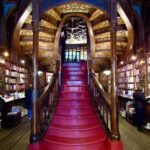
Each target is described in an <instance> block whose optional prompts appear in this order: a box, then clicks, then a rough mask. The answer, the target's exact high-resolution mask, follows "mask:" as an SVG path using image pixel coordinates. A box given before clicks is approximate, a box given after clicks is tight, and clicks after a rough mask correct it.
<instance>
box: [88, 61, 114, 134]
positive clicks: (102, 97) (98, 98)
mask: <svg viewBox="0 0 150 150" xmlns="http://www.w3.org/2000/svg"><path fill="white" fill-rule="evenodd" d="M87 66H88V86H89V92H90V97H91V100H92V104H93V106H94V108H95V110H96V112H97V115H98V117H99V118H100V120H102V121H103V122H102V123H103V124H104V127H105V131H106V133H107V135H108V136H110V133H111V129H110V126H111V121H110V112H111V104H110V97H109V96H108V95H107V94H106V92H105V91H104V89H103V87H102V85H101V84H100V82H99V81H98V80H97V79H96V77H95V73H94V69H93V68H92V63H91V61H88V63H87Z"/></svg>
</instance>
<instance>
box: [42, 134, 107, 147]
mask: <svg viewBox="0 0 150 150" xmlns="http://www.w3.org/2000/svg"><path fill="white" fill-rule="evenodd" d="M105 140H106V137H105V136H103V137H102V136H101V138H100V136H99V135H97V136H91V137H86V138H85V137H84V138H65V137H58V136H52V135H50V136H47V138H46V139H44V141H47V142H53V143H61V144H68V145H80V144H91V143H97V142H102V141H105Z"/></svg>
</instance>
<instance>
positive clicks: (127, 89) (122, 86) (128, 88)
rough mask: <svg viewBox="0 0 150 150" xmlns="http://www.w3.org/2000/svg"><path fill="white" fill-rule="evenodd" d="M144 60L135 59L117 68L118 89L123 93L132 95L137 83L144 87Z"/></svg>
mask: <svg viewBox="0 0 150 150" xmlns="http://www.w3.org/2000/svg"><path fill="white" fill-rule="evenodd" d="M145 76H146V71H145V62H144V61H143V60H137V61H134V62H129V63H126V64H125V65H122V66H120V67H119V68H118V90H119V93H120V94H123V95H131V96H132V95H133V92H134V90H135V89H136V88H137V86H138V85H140V86H142V87H143V90H144V89H145Z"/></svg>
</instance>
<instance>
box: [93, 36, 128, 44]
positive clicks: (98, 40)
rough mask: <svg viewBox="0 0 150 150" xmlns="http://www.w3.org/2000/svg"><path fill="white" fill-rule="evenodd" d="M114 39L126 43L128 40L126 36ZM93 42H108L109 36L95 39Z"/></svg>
mask: <svg viewBox="0 0 150 150" xmlns="http://www.w3.org/2000/svg"><path fill="white" fill-rule="evenodd" d="M116 40H117V42H119V43H127V42H128V40H127V38H122V37H117V39H116ZM95 42H96V43H104V42H110V37H108V38H101V39H96V40H95Z"/></svg>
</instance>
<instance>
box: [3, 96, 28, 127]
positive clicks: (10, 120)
mask: <svg viewBox="0 0 150 150" xmlns="http://www.w3.org/2000/svg"><path fill="white" fill-rule="evenodd" d="M0 101H3V103H2V104H3V106H2V109H1V115H2V116H1V119H2V126H3V127H14V126H16V125H17V124H18V123H20V122H21V107H22V106H24V105H25V104H24V102H25V98H24V97H23V98H18V99H14V97H7V98H3V97H1V98H0ZM13 106H20V111H18V112H12V108H13Z"/></svg>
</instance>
